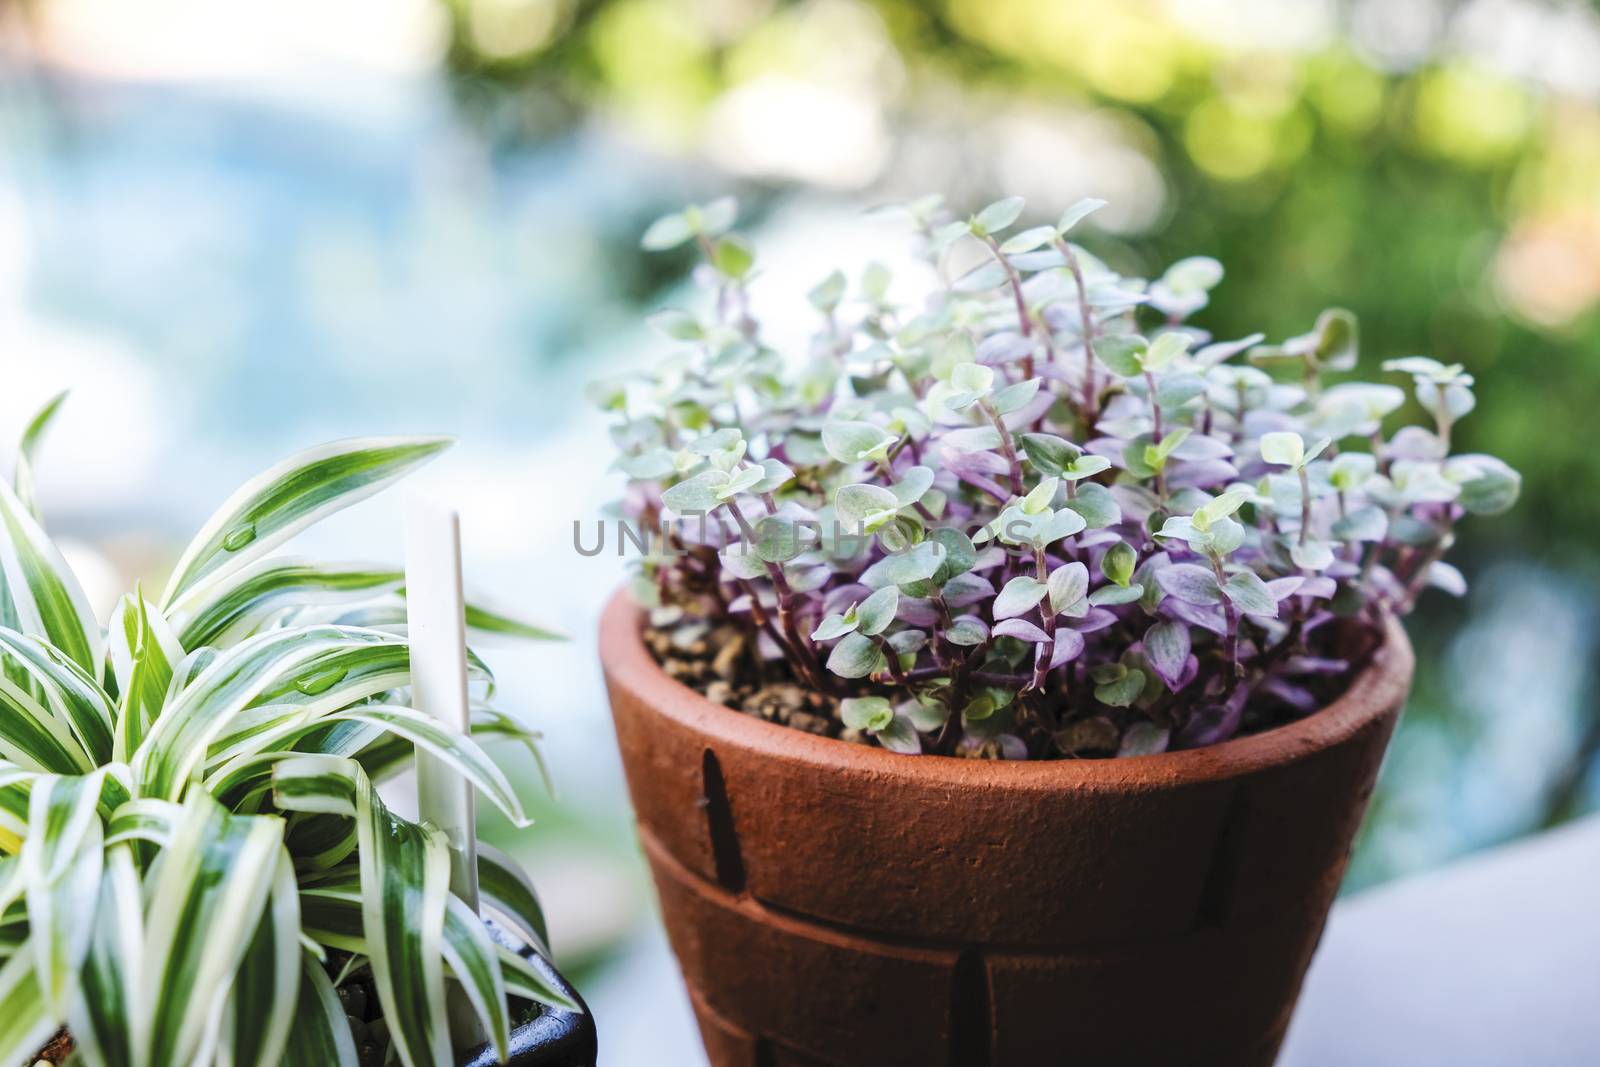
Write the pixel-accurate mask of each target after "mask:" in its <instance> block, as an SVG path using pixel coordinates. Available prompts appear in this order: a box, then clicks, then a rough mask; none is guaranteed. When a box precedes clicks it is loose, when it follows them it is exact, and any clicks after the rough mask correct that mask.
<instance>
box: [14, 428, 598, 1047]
mask: <svg viewBox="0 0 1600 1067" xmlns="http://www.w3.org/2000/svg"><path fill="white" fill-rule="evenodd" d="M58 401H59V398H58ZM55 407H56V403H52V404H51V405H50V406H49V407H48V408H47V409H46V410H45V412H44V413H43V414H42V415H41V416H40V417H39V418H38V419H36V420H35V421H34V423H33V424H32V425H31V426H30V427H29V429H28V432H27V435H26V437H25V438H24V441H23V446H22V449H21V454H20V457H19V459H18V462H17V472H16V483H15V488H14V489H13V488H12V487H11V486H8V485H4V484H0V564H3V582H0V1063H34V1062H35V1061H36V1060H37V1061H41V1062H45V1063H52V1064H54V1063H70V1064H81V1065H85V1067H112V1065H129V1067H133V1065H138V1067H189V1065H192V1064H206V1065H210V1064H233V1065H248V1064H255V1065H263V1067H265V1065H273V1064H279V1063H286V1064H341V1065H347V1067H354V1065H377V1064H382V1063H386V1062H397V1061H398V1062H400V1063H403V1064H406V1065H408V1067H435V1065H437V1067H448V1065H452V1064H458V1063H465V1064H471V1065H473V1067H480V1065H484V1064H489V1063H499V1062H510V1063H518V1064H560V1065H564V1067H567V1065H570V1067H576V1065H579V1064H586V1065H592V1064H593V1062H594V1031H593V1026H592V1024H591V1022H590V1021H589V1018H588V1016H587V1015H586V1014H585V1011H584V1008H583V1005H582V1002H581V1001H580V1000H579V998H578V995H577V994H576V992H574V991H573V990H572V988H571V987H570V986H569V985H568V984H567V983H566V982H565V980H564V979H562V977H561V976H560V975H559V974H558V973H557V972H556V970H555V969H554V967H553V966H551V964H550V963H549V962H548V955H549V954H548V949H547V948H546V941H545V938H546V934H545V927H544V919H543V916H542V913H541V911H540V907H539V903H538V898H537V896H536V895H535V893H534V891H533V887H532V885H531V884H530V883H529V881H528V879H527V877H526V876H525V875H524V874H523V873H522V871H521V870H520V869H519V868H518V866H517V865H516V864H515V863H514V862H513V861H512V860H510V859H509V858H508V857H506V856H504V855H502V854H500V853H498V852H496V851H494V850H493V849H490V848H487V847H484V848H481V849H480V850H479V852H478V873H479V878H480V883H481V900H482V902H483V904H484V905H485V906H486V907H487V909H488V910H489V912H490V915H491V917H492V919H493V920H494V921H493V922H489V923H487V924H486V920H485V919H480V917H479V914H478V912H476V911H474V910H473V909H472V908H470V907H469V906H468V905H467V904H466V903H465V902H464V901H463V900H462V899H460V898H459V897H457V896H456V895H455V894H453V893H451V892H450V891H449V889H448V886H447V877H448V867H449V851H448V848H447V845H446V842H445V839H444V835H443V834H442V833H441V832H440V831H439V830H438V829H436V828H435V827H434V826H432V825H428V824H419V823H416V822H412V821H409V820H407V819H404V818H401V817H398V816H396V815H394V814H393V813H391V812H390V811H389V810H388V808H387V807H386V806H385V805H384V802H383V800H382V799H381V798H380V797H379V795H378V792H377V790H376V788H375V786H374V783H375V782H378V781H380V780H382V779H383V778H384V777H385V776H387V775H389V774H391V773H393V772H395V771H397V770H400V769H403V768H404V767H406V766H408V765H409V762H410V759H411V756H412V753H413V751H414V750H420V751H423V752H426V753H428V754H430V755H431V756H432V757H434V758H436V759H438V760H441V761H444V762H445V763H446V764H447V765H449V766H450V767H453V768H454V769H455V770H456V771H458V772H459V773H460V774H461V775H462V776H464V777H465V779H466V780H467V781H470V782H471V783H472V785H473V786H475V787H476V789H477V790H478V791H479V792H481V793H483V794H484V795H485V796H487V797H488V798H489V799H490V800H491V801H493V802H494V803H495V804H496V805H497V806H498V807H500V809H501V810H503V811H504V812H505V813H506V814H507V815H508V816H509V817H510V818H511V819H513V820H514V821H516V822H518V823H519V824H525V823H526V821H527V820H526V818H525V817H524V815H523V813H522V808H521V805H520V803H519V802H518V799H517V796H516V794H515V792H514V791H513V790H512V788H511V786H510V784H509V782H508V781H507V780H506V778H505V776H504V775H503V773H502V772H501V771H500V770H499V769H498V768H497V766H496V765H495V763H494V762H493V761H492V760H491V759H490V757H489V756H488V755H487V753H486V752H485V751H484V749H483V748H482V747H481V745H480V743H479V741H480V740H486V739H495V738H500V739H509V740H513V741H517V742H522V743H526V744H529V745H531V744H532V743H533V735H531V734H530V733H529V732H528V731H527V730H526V729H524V728H523V727H521V726H520V725H518V724H517V723H516V722H514V721H513V720H511V719H509V718H507V717H506V716H504V715H502V714H500V713H499V712H496V711H494V710H492V709H491V708H490V707H488V706H481V707H475V709H474V712H473V729H472V733H473V735H474V736H473V737H467V736H463V735H461V734H459V733H457V732H453V731H451V730H448V729H446V728H444V727H443V725H442V724H441V723H440V722H438V721H437V720H435V719H433V718H432V717H430V716H428V715H425V714H423V713H421V712H419V711H417V710H415V709H414V708H412V707H410V706H408V684H409V677H408V667H409V655H408V642H407V637H406V629H405V626H404V622H405V601H404V588H403V584H402V583H403V575H402V573H401V572H399V571H394V570H388V569H383V568H378V567H369V566H324V565H321V564H317V563H313V562H310V561H306V560H301V559H290V558H284V557H279V556H273V555H269V553H271V552H272V550H273V549H275V548H277V547H278V546H280V545H281V544H283V543H284V542H285V541H287V540H288V539H289V538H290V537H292V536H293V535H294V534H296V533H298V532H299V531H301V530H303V529H305V528H306V527H307V526H309V525H311V524H312V523H314V522H316V521H318V520H320V519H322V518H324V517H326V516H328V515H330V514H333V513H334V512H336V511H339V510H340V509H342V508H344V507H346V506H347V505H349V504H351V503H354V502H356V501H358V500H361V499H363V498H365V497H367V496H370V495H371V494H373V493H375V492H377V491H378V490H380V489H382V488H383V487H385V486H387V485H388V484H390V483H391V482H393V481H395V480H396V479H397V478H399V477H401V476H402V475H404V474H406V473H407V472H408V471H410V470H411V469H413V468H414V467H416V466H418V465H419V464H421V463H423V462H425V461H426V460H428V459H429V458H431V457H432V456H434V455H435V454H436V453H438V452H439V451H440V450H441V449H442V448H444V447H445V446H446V445H447V444H448V441H447V440H445V439H442V438H392V439H378V438H373V439H366V440H357V441H346V442H339V443H335V444H330V445H326V446H323V447H320V448H315V449H312V450H310V451H307V452H303V453H300V454H298V455H296V456H293V457H291V458H289V459H288V460H285V461H284V462H283V463H281V464H279V465H278V466H276V467H274V468H272V469H271V470H269V471H267V472H266V473H264V474H262V475H260V476H259V477H257V478H255V479H254V480H252V481H251V482H249V483H248V484H247V485H245V486H244V487H243V488H241V489H240V490H239V491H238V492H237V493H236V494H234V496H233V497H231V498H230V499H229V500H228V501H227V502H226V503H225V504H224V505H223V506H222V507H221V509H220V510H218V512H217V513H216V514H215V515H213V516H212V518H211V520H210V521H209V522H208V523H207V524H206V525H205V527H204V528H203V529H202V530H201V532H200V533H199V534H198V535H197V536H196V538H195V539H194V541H193V542H192V543H191V544H190V545H189V547H188V548H187V550H186V551H185V552H184V553H183V556H182V558H181V559H180V561H179V563H178V565H177V568H176V571H175V573H174V574H173V577H172V579H171V582H170V583H169V584H168V586H167V588H166V591H165V593H164V594H163V595H162V596H161V598H160V599H159V600H156V601H151V600H147V599H145V597H144V596H143V595H142V594H141V593H140V592H139V591H138V590H135V592H134V593H132V594H131V595H128V596H125V597H123V598H122V600H121V601H120V602H119V603H118V605H117V607H116V610H115V612H114V613H113V614H112V616H111V619H110V623H109V626H108V627H105V628H102V627H101V626H100V625H99V623H98V622H97V621H96V619H95V617H94V616H93V615H92V614H91V612H90V611H89V609H88V606H87V602H86V600H85V597H84V594H83V591H82V589H81V588H80V586H79V584H78V581H77V579H76V578H75V577H74V576H73V573H72V571H71V570H70V568H69V567H68V566H67V565H66V563H65V561H64V560H63V559H62V556H61V553H60V552H59V551H58V550H57V549H56V547H55V546H54V545H53V544H52V542H51V540H50V538H49V537H48V536H47V535H46V533H45V531H44V529H43V527H42V525H41V523H40V518H39V515H38V510H37V508H36V507H35V505H34V501H33V491H32V486H33V481H32V452H33V448H34V445H35V444H36V442H37V440H38V438H39V435H40V433H41V432H42V430H43V428H44V426H45V423H46V422H47V421H48V419H49V417H50V415H51V413H53V411H54V410H55ZM467 615H468V619H469V621H470V622H471V623H472V624H473V625H474V626H476V627H478V628H480V629H483V630H489V631H496V632H500V633H506V634H516V635H521V636H527V637H538V636H546V635H544V634H543V632H542V631H540V630H538V629H537V628H534V627H531V626H528V625H527V624H524V623H521V622H518V621H516V620H513V619H510V618H508V617H505V616H503V615H499V614H496V613H493V612H490V611H487V610H483V609H472V610H470V611H468V612H467ZM472 662H473V665H474V675H475V682H476V686H475V688H476V691H477V693H478V695H479V698H480V699H483V698H486V697H487V695H488V694H489V693H490V692H491V691H492V678H491V677H490V675H489V672H488V669H487V668H486V667H485V666H484V665H483V663H482V662H481V661H480V660H477V659H476V658H474V659H473V661H472ZM463 991H464V992H463ZM450 996H462V997H463V998H464V1000H465V1002H467V1003H469V1004H470V1006H471V1014H472V1015H474V1016H475V1017H476V1019H477V1021H478V1025H479V1026H481V1033H482V1034H486V1035H488V1038H489V1040H488V1042H487V1043H486V1045H485V1047H483V1048H469V1049H467V1050H466V1051H459V1050H456V1049H454V1048H452V1045H451V1037H450V1034H451V1030H450V1020H449V1019H448V1018H447V1003H448V998H449V997H450Z"/></svg>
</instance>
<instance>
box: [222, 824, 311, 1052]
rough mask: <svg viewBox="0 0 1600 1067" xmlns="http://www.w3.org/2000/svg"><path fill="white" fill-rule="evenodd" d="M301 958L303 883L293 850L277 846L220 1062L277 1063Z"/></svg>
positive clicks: (295, 996)
mask: <svg viewBox="0 0 1600 1067" xmlns="http://www.w3.org/2000/svg"><path fill="white" fill-rule="evenodd" d="M300 958H301V949H300V888H299V886H298V885H296V883H295V878H294V864H293V862H291V861H290V859H289V854H288V853H287V852H284V851H283V850H282V849H279V850H278V866H277V871H276V873H275V874H274V876H273V881H272V896H271V897H270V898H269V900H268V902H267V906H266V908H265V909H264V910H263V911H262V914H261V920H260V922H259V924H258V925H257V927H256V932H255V936H254V937H253V938H252V939H251V941H250V947H249V948H248V949H247V950H246V951H245V956H244V960H243V961H242V962H241V963H240V965H239V972H238V975H237V976H236V977H235V979H234V985H233V994H232V1011H231V1015H232V1019H231V1025H230V1026H229V1027H228V1030H229V1033H228V1035H227V1037H226V1038H225V1039H224V1042H223V1047H222V1050H221V1051H222V1055H221V1056H219V1058H218V1060H219V1067H223V1065H226V1067H278V1064H279V1063H280V1062H281V1061H282V1059H283V1052H284V1049H285V1047H286V1046H287V1044H288V1041H289V1030H290V1028H291V1027H292V1025H293V1024H294V1021H295V1020H294V1006H295V1003H296V1001H297V1000H298V999H299V994H300V985H301V966H300Z"/></svg>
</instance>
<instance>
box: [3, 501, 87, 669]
mask: <svg viewBox="0 0 1600 1067" xmlns="http://www.w3.org/2000/svg"><path fill="white" fill-rule="evenodd" d="M0 572H3V573H0V577H3V578H4V582H5V587H6V594H7V602H8V604H9V605H10V606H9V608H8V609H7V610H8V611H9V613H10V614H11V615H12V616H13V617H14V618H13V620H12V623H11V625H12V627H13V628H14V629H17V630H20V631H22V632H23V633H26V634H32V635H34V636H37V637H42V638H44V639H45V640H47V641H49V643H50V644H52V645H54V646H55V647H56V648H57V649H59V650H60V651H61V653H62V655H64V656H65V657H66V658H68V659H70V660H72V661H73V662H74V663H76V664H77V665H78V666H80V667H82V668H83V670H84V673H85V674H87V675H88V676H89V677H91V678H98V677H100V672H101V666H102V664H103V663H104V660H105V642H104V641H103V640H102V638H101V636H100V624H99V623H98V622H96V621H95V617H94V613H93V612H92V611H90V609H89V600H88V598H87V597H85V596H84V595H83V587H82V586H80V585H79V584H78V579H77V576H76V575H74V574H73V573H72V569H71V568H70V567H68V566H67V561H66V560H64V559H62V558H61V553H60V552H58V551H57V550H56V546H55V545H54V544H52V543H51V541H50V539H49V538H48V537H46V536H45V532H44V528H43V527H41V526H40V525H39V520H37V519H35V518H34V517H33V515H32V513H31V512H29V511H28V509H27V507H25V506H24V505H23V503H22V501H20V500H18V499H17V494H16V492H15V491H14V490H13V489H12V488H11V486H9V485H7V484H6V483H5V482H0Z"/></svg>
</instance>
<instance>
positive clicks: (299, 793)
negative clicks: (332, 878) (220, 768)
mask: <svg viewBox="0 0 1600 1067" xmlns="http://www.w3.org/2000/svg"><path fill="white" fill-rule="evenodd" d="M274 782H275V787H276V788H275V791H274V796H275V798H276V800H277V803H278V806H279V807H280V808H283V809H285V810H288V811H313V812H319V813H322V814H330V815H338V814H345V813H349V814H350V815H351V817H353V818H354V819H355V821H356V829H357V834H358V841H359V844H358V848H357V852H358V854H359V857H360V872H361V904H362V931H363V935H364V940H365V942H366V949H367V953H368V956H369V957H370V960H371V963H372V977H373V984H374V985H375V986H376V987H377V990H378V999H379V1000H380V1001H381V1002H382V1004H383V1014H384V1019H385V1021H386V1022H387V1023H388V1026H389V1032H390V1035H391V1036H392V1038H393V1040H394V1045H395V1049H396V1051H397V1052H398V1054H399V1056H400V1059H401V1062H402V1063H404V1064H406V1067H433V1065H435V1064H441V1063H448V1062H450V1056H451V1052H450V1025H449V1020H448V1018H447V1016H446V1011H445V987H444V963H443V957H442V955H441V953H442V951H443V939H444V923H445V901H446V898H447V897H448V895H449V879H450V859H449V848H448V846H447V845H446V843H445V839H444V835H443V834H441V833H439V832H438V831H437V830H433V829H431V828H426V827H421V826H417V825H416V824H414V823H410V822H407V821H406V820H404V819H397V818H395V817H394V816H393V815H391V814H390V813H389V811H388V809H387V808H385V807H384V805H383V801H382V800H380V799H379V797H378V793H377V790H375V789H373V788H372V783H371V782H370V781H369V780H368V778H367V775H366V772H365V771H363V770H362V769H361V766H360V764H358V763H356V762H355V761H354V760H345V759H333V758H329V757H325V756H306V757H303V758H300V759H294V760H284V761H283V762H281V763H279V764H278V765H277V767H276V768H275V770H274Z"/></svg>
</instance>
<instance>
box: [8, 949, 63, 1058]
mask: <svg viewBox="0 0 1600 1067" xmlns="http://www.w3.org/2000/svg"><path fill="white" fill-rule="evenodd" d="M55 1031H56V1020H55V1017H54V1016H53V1015H52V1014H51V1012H50V1007H49V1005H48V1004H47V1003H46V1002H45V998H44V990H43V988H41V987H40V985H39V982H38V980H37V979H36V978H35V977H34V974H33V956H32V955H30V954H29V953H26V952H18V953H16V954H15V955H13V956H12V957H11V959H9V960H8V961H6V965H5V966H4V967H0V1063H5V1064H12V1063H18V1064H20V1063H32V1062H33V1060H32V1057H33V1054H34V1053H35V1052H37V1051H39V1049H40V1048H41V1047H42V1046H43V1045H44V1043H45V1042H46V1041H47V1040H49V1038H50V1035H51V1034H53V1033H55Z"/></svg>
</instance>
